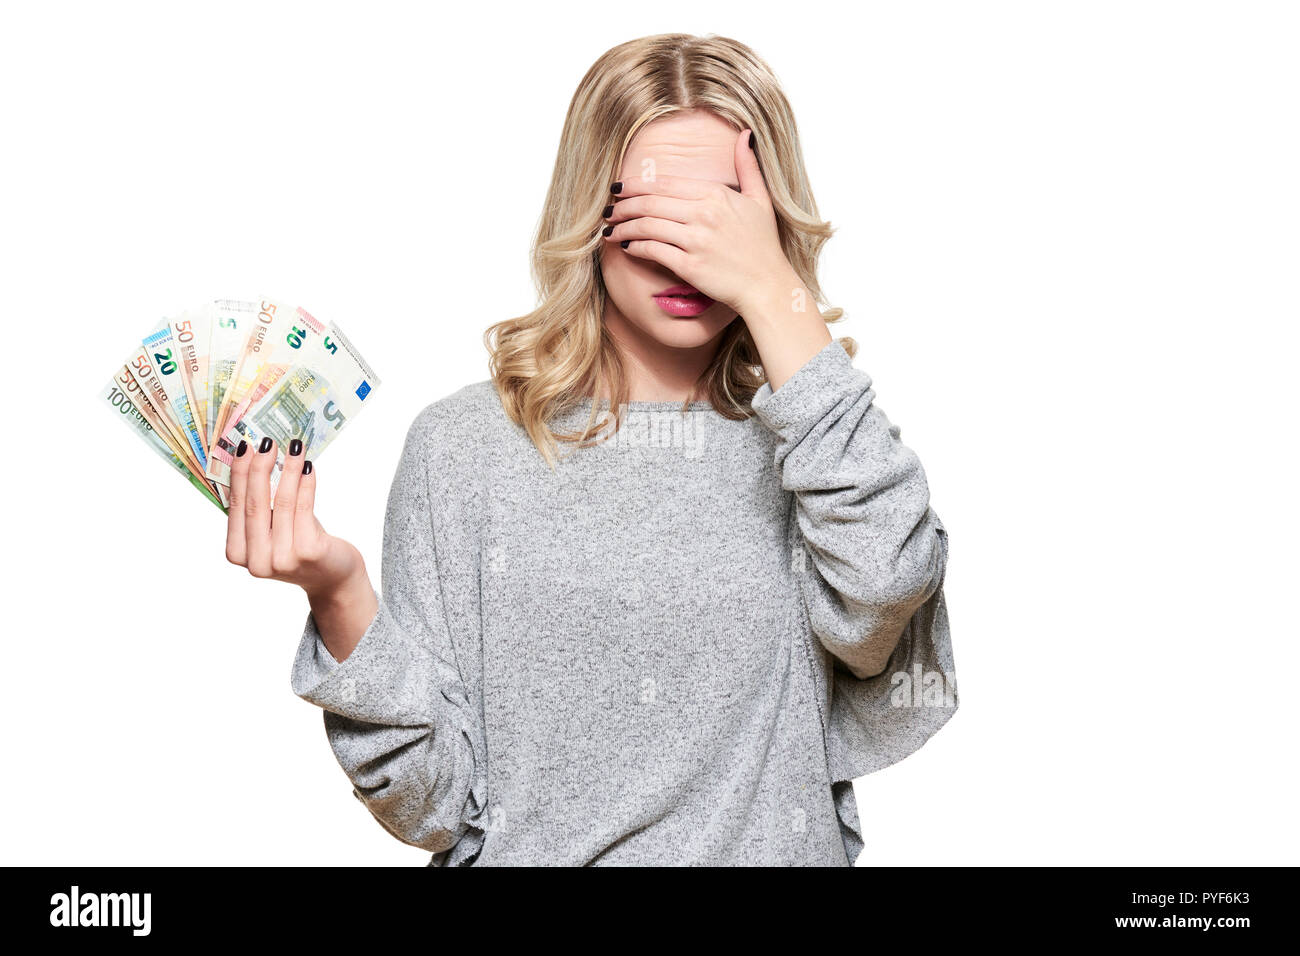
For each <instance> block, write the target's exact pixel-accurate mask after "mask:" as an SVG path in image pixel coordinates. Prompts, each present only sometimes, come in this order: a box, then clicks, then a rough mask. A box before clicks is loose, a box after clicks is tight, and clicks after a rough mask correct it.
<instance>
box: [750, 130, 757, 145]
mask: <svg viewBox="0 0 1300 956" xmlns="http://www.w3.org/2000/svg"><path fill="white" fill-rule="evenodd" d="M756 142H758V140H756V139H754V134H753V133H752V132H751V133H750V134H749V148H750V149H753V148H754V144H755V143H756Z"/></svg>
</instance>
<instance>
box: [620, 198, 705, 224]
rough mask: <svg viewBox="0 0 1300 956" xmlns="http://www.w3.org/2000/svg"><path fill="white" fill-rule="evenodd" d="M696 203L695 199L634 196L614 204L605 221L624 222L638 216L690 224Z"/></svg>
mask: <svg viewBox="0 0 1300 956" xmlns="http://www.w3.org/2000/svg"><path fill="white" fill-rule="evenodd" d="M696 202H697V200H694V199H678V198H676V197H675V196H633V197H632V198H630V199H620V200H619V201H618V202H616V203H614V205H613V207H612V208H611V210H610V214H609V215H608V216H606V217H605V220H606V221H607V222H623V221H625V220H628V219H635V218H637V217H638V216H653V217H654V218H656V219H671V220H673V221H674V222H690V221H691V212H692V210H693V209H694V208H695V205H696Z"/></svg>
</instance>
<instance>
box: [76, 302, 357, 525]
mask: <svg viewBox="0 0 1300 956" xmlns="http://www.w3.org/2000/svg"><path fill="white" fill-rule="evenodd" d="M378 386H379V379H378V378H377V377H376V376H375V373H374V370H373V369H371V367H370V366H369V365H368V364H366V360H365V359H363V358H362V357H361V353H360V352H358V351H357V350H356V349H355V348H353V347H352V343H351V342H349V341H348V339H347V337H346V336H345V335H344V334H343V332H342V331H341V330H340V329H339V327H338V326H337V325H334V324H332V323H330V324H324V323H321V322H319V321H317V320H316V319H315V318H313V317H312V315H311V313H309V312H307V311H306V310H305V309H302V308H298V307H295V306H292V305H289V304H287V303H284V302H279V301H276V300H274V299H257V300H251V301H243V300H238V299H219V300H217V301H215V302H209V303H207V304H205V305H203V306H200V307H199V308H197V309H193V310H191V311H189V312H184V313H182V314H181V315H179V316H176V317H175V318H167V319H163V320H162V321H161V322H159V323H158V324H157V325H156V326H154V327H153V328H152V329H150V330H149V331H148V333H147V334H146V335H145V336H144V337H143V338H142V339H141V340H140V343H139V344H138V345H137V346H136V347H135V348H134V349H133V350H132V351H131V353H130V354H129V355H127V357H126V361H125V362H123V363H122V365H121V366H120V367H119V368H118V369H117V371H116V372H115V373H114V375H113V377H112V379H110V381H109V383H108V384H107V385H106V386H105V387H104V388H103V390H102V391H101V392H100V394H99V396H98V397H99V400H100V402H101V403H102V404H104V405H106V406H107V408H108V410H109V411H110V412H112V413H113V414H114V415H116V416H117V417H118V418H120V419H121V420H122V421H123V422H125V423H126V424H127V425H128V426H130V428H131V430H132V431H134V432H135V433H136V434H137V435H139V436H140V437H141V438H142V439H143V440H144V441H145V443H146V444H148V445H149V447H151V448H152V449H153V450H154V451H155V452H157V453H158V454H159V455H160V456H161V457H162V458H163V460H164V461H166V462H167V463H168V464H170V465H171V466H172V467H173V468H174V469H176V471H178V472H179V473H180V474H182V475H184V476H185V477H186V478H187V479H188V480H189V482H190V484H192V485H193V486H194V487H195V488H197V489H198V490H199V491H200V492H202V493H203V495H204V497H206V498H207V499H208V500H209V501H211V502H212V503H213V504H215V505H216V506H217V507H218V508H220V509H221V510H222V511H223V512H225V511H227V510H228V506H229V502H230V495H229V490H230V463H231V460H232V458H233V456H234V454H235V449H236V448H237V447H238V445H239V442H240V441H241V440H244V441H247V442H248V444H249V447H250V448H256V447H257V446H258V444H259V443H260V442H261V440H262V439H263V438H264V437H265V436H268V435H269V436H270V437H271V438H273V439H275V443H276V462H275V465H274V466H273V468H272V471H271V488H272V492H273V493H274V489H275V486H276V485H277V484H278V483H279V479H280V474H281V470H282V468H283V466H284V456H285V454H286V453H287V449H288V447H289V441H290V439H293V438H299V439H302V443H303V455H304V457H306V458H310V459H313V460H314V459H317V458H319V457H320V455H321V453H322V452H323V451H324V450H325V449H326V448H327V447H328V446H329V444H330V443H331V442H332V441H334V439H335V438H336V437H337V436H338V434H339V432H341V431H342V430H343V428H344V427H345V426H346V425H347V424H348V422H350V421H352V419H353V418H355V417H356V416H357V414H358V413H359V412H360V411H361V408H362V406H364V405H365V404H366V401H367V399H368V398H369V396H370V394H371V393H372V392H374V390H375V389H376V388H377V387H378Z"/></svg>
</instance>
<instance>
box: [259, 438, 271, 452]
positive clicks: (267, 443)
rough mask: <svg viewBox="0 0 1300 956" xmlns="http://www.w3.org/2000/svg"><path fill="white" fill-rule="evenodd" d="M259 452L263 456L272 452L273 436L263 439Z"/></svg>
mask: <svg viewBox="0 0 1300 956" xmlns="http://www.w3.org/2000/svg"><path fill="white" fill-rule="evenodd" d="M257 450H258V451H260V452H261V453H262V454H263V455H265V454H266V453H267V452H268V451H270V450H271V436H270V435H267V436H266V437H265V438H263V439H262V444H260V445H258V446H257Z"/></svg>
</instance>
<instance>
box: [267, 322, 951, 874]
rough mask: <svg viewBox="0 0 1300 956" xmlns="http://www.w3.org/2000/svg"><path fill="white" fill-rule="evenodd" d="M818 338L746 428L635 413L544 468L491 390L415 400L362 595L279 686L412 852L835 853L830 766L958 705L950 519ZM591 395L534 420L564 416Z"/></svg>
mask: <svg viewBox="0 0 1300 956" xmlns="http://www.w3.org/2000/svg"><path fill="white" fill-rule="evenodd" d="M874 398H875V392H874V389H873V388H872V384H871V379H870V378H869V377H868V376H867V375H866V374H865V373H864V372H862V371H860V370H858V369H855V368H854V367H853V365H852V362H851V360H850V359H849V357H848V355H847V354H846V353H845V352H844V350H843V348H842V347H841V346H840V345H839V344H838V343H835V342H832V343H830V344H829V345H827V346H826V347H825V349H823V350H822V351H821V352H819V353H818V354H817V355H816V356H814V357H813V358H812V359H811V360H809V361H808V363H807V364H806V365H804V366H803V368H801V369H800V370H799V371H798V372H796V373H795V374H794V375H793V376H792V377H791V378H790V379H789V380H788V381H787V382H786V383H785V384H784V385H783V386H782V387H781V388H780V389H778V390H777V391H775V392H773V391H772V390H771V388H770V387H769V386H766V385H765V386H763V388H762V389H760V391H759V392H758V394H757V395H756V396H755V398H754V400H753V408H754V411H755V417H753V418H750V419H748V420H746V421H729V420H727V419H724V418H723V417H721V416H720V415H717V414H716V413H714V412H713V410H712V409H711V407H710V406H709V405H708V404H707V403H704V402H697V403H694V404H693V405H692V406H691V408H690V410H689V411H688V412H687V413H686V414H684V415H683V414H682V413H681V412H680V411H679V408H680V406H679V405H677V404H675V403H667V402H662V403H661V402H633V403H631V404H630V405H629V406H627V409H626V416H625V420H624V424H623V427H622V428H621V429H620V430H619V431H618V432H617V433H616V434H615V435H613V436H612V437H611V438H610V439H609V440H608V441H606V442H604V443H603V444H600V445H597V446H595V447H592V448H587V449H581V450H579V451H577V452H576V453H574V454H573V455H571V456H570V457H567V458H565V459H563V460H562V461H561V462H560V464H559V465H558V466H557V468H556V469H555V471H551V470H550V469H548V468H547V466H546V464H545V463H544V461H543V460H542V457H541V455H540V454H539V453H538V452H537V450H536V449H535V448H534V447H533V445H532V443H531V442H530V441H529V440H528V438H527V436H526V435H525V434H524V432H523V430H522V429H520V428H519V427H518V426H516V425H515V424H514V423H513V422H511V421H510V420H509V418H508V417H507V416H506V415H505V412H504V411H503V409H502V407H501V403H500V401H499V399H498V398H497V394H496V392H495V390H494V388H493V387H492V384H491V383H490V382H487V381H484V382H479V383H477V384H475V385H470V386H468V387H466V388H463V389H461V390H460V391H458V392H456V393H455V394H453V395H450V396H448V397H447V398H444V399H442V400H440V401H437V402H434V403H432V404H431V405H429V406H427V407H426V408H425V409H423V410H422V411H421V412H420V414H419V415H418V416H417V417H416V419H415V421H414V423H413V424H412V426H411V428H410V431H409V433H408V435H407V439H406V444H405V447H404V449H403V451H402V456H401V460H400V462H399V464H398V468H397V474H396V477H395V479H394V481H393V485H392V490H391V492H390V495H389V498H388V507H387V514H386V518H385V525H384V539H383V566H382V594H379V595H378V596H379V598H380V605H379V611H378V613H377V614H376V616H375V618H374V620H373V621H372V622H371V624H370V626H369V628H368V629H367V630H366V632H365V634H364V636H363V637H362V638H361V642H360V643H359V644H358V645H357V648H356V650H354V651H353V653H352V654H351V655H350V656H349V657H348V658H347V659H346V660H344V661H343V662H342V663H339V662H336V661H335V660H334V658H333V657H332V656H331V655H330V653H329V651H327V650H326V649H325V646H324V645H323V644H322V643H321V641H320V635H319V632H318V631H317V630H316V626H315V621H314V620H313V618H312V616H311V614H310V612H309V613H308V616H307V622H306V626H305V628H304V630H303V634H302V640H301V642H300V644H299V647H298V652H297V656H296V658H295V660H294V665H293V673H292V686H293V690H294V692H295V693H296V694H298V695H300V696H301V697H303V698H305V699H306V700H309V701H311V702H312V703H315V704H317V705H319V706H320V707H322V708H324V711H325V714H324V717H325V728H326V732H327V734H328V739H329V743H330V746H331V747H332V748H333V751H334V754H335V756H336V757H337V758H338V761H339V763H340V764H341V765H342V767H343V769H344V771H345V772H346V773H347V775H348V777H349V778H350V780H351V782H352V785H353V787H354V792H355V794H356V796H357V797H358V799H360V800H361V801H362V802H363V803H365V805H366V806H367V807H368V808H369V810H370V811H371V813H372V814H374V816H375V818H376V819H377V820H378V821H379V822H380V823H381V824H382V825H383V826H384V827H385V828H386V829H387V830H388V831H389V832H390V833H391V834H393V835H394V836H395V837H397V838H398V839H400V840H403V841H404V842H407V843H410V844H413V845H415V846H419V847H423V848H424V849H427V850H429V851H431V852H432V854H433V857H432V859H431V861H430V862H431V865H467V864H475V865H490V864H588V863H598V864H780V865H787V864H794V865H828V864H829V865H840V866H843V865H845V864H847V863H848V862H849V861H850V860H852V859H854V858H855V857H856V855H857V852H858V850H860V849H861V847H862V843H861V837H860V829H859V821H858V815H857V810H856V807H855V804H854V798H853V789H852V783H851V781H852V780H853V778H854V777H858V776H862V775H863V774H866V773H869V772H871V771H873V770H876V769H879V768H880V767H883V766H887V765H888V764H891V763H894V762H896V761H898V760H901V759H902V758H903V757H905V756H907V755H908V754H909V753H912V752H913V751H914V750H916V749H917V748H918V747H920V746H921V744H923V743H924V742H925V740H926V739H928V737H929V736H930V735H931V734H933V733H934V732H935V731H936V730H937V729H938V728H939V727H941V726H942V725H943V724H944V723H945V722H946V721H947V720H948V718H949V717H951V716H952V713H953V711H954V710H955V708H956V705H957V699H956V693H955V685H954V683H953V680H954V678H955V672H954V667H953V660H952V648H951V643H950V639H949V635H948V621H947V614H946V611H945V607H944V602H943V591H942V584H943V576H944V570H945V566H946V562H947V554H948V545H947V534H946V532H945V531H944V529H943V525H942V524H941V523H940V521H939V518H938V516H937V515H936V514H935V512H934V511H933V509H931V508H930V503H929V490H928V488H927V484H926V479H925V474H924V471H923V470H922V467H921V463H920V461H919V460H918V458H917V456H916V454H915V453H914V452H912V451H911V450H910V449H909V448H907V447H906V446H905V445H903V444H902V442H901V441H900V439H899V434H900V433H899V430H898V428H897V426H894V425H892V424H891V423H890V422H889V420H888V419H887V418H886V416H885V414H884V412H882V411H881V410H880V408H879V407H878V406H877V405H876V404H875V403H874ZM590 409H591V406H590V403H589V402H588V403H586V404H584V405H582V406H580V407H578V408H574V409H571V410H569V411H568V412H566V413H565V414H564V415H563V416H561V417H560V418H559V419H558V420H557V422H556V424H558V425H559V426H561V427H575V426H578V425H579V424H581V423H585V421H586V420H587V417H588V415H589V413H590Z"/></svg>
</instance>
